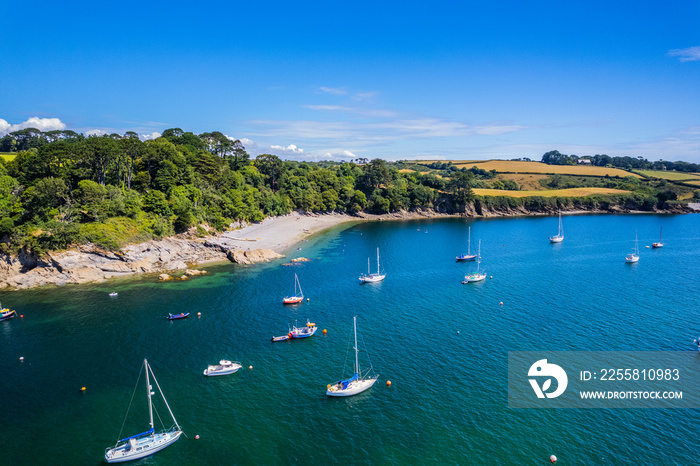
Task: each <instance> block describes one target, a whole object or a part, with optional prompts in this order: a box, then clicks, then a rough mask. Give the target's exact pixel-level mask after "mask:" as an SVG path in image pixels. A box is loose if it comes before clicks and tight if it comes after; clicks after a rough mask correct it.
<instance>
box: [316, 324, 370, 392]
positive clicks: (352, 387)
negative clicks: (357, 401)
mask: <svg viewBox="0 0 700 466" xmlns="http://www.w3.org/2000/svg"><path fill="white" fill-rule="evenodd" d="M353 331H354V334H355V347H354V348H355V367H354V369H355V371H354V374H353V376H352V377H350V378H349V379H346V380H339V381H338V382H335V383H332V384H328V385H327V386H326V395H328V396H352V395H357V394H358V393H361V392H364V391H365V390H367V389H368V388H370V387H371V386H372V385H374V382H376V381H377V379H378V378H379V374H375V373H374V369H373V368H372V364H371V363H370V367H369V369H367V371H366V372H365V373H364V374H363V373H362V371H361V370H360V361H359V359H358V354H359V350H358V348H357V317H353Z"/></svg>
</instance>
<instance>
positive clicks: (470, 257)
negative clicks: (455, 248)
mask: <svg viewBox="0 0 700 466" xmlns="http://www.w3.org/2000/svg"><path fill="white" fill-rule="evenodd" d="M471 246H472V227H469V239H468V240H467V253H466V254H460V255H459V256H457V257H456V259H457V262H468V261H473V260H474V259H476V254H472V253H471Z"/></svg>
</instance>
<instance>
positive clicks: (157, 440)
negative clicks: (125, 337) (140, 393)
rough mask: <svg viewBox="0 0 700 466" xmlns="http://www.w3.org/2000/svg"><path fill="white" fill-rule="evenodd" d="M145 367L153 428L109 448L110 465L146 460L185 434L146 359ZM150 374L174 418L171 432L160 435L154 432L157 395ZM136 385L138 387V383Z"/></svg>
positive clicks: (144, 361) (162, 432)
mask: <svg viewBox="0 0 700 466" xmlns="http://www.w3.org/2000/svg"><path fill="white" fill-rule="evenodd" d="M143 365H144V368H145V370H146V392H147V394H148V412H149V414H150V425H151V428H150V429H149V430H147V431H146V432H144V433H142V434H137V435H132V436H131V437H127V438H123V439H121V440H117V443H116V444H115V445H114V446H113V447H111V448H107V449H106V450H105V460H106V461H107V462H108V463H122V462H125V461H131V460H137V459H140V458H145V457H146V456H150V455H152V454H153V453H156V452H158V451H160V450H162V449H163V448H165V447H167V446H169V445H172V444H173V443H175V442H177V440H178V439H179V438H180V435H181V434H182V433H183V432H182V428H181V427H180V425H179V424H178V423H177V420H175V416H174V415H173V412H172V411H171V410H170V406H169V405H168V402H167V400H166V399H165V395H163V391H162V390H161V389H160V385H158V381H157V380H156V376H155V374H153V370H152V369H151V367H150V366H149V365H148V360H146V359H144V360H143ZM149 374H150V376H152V377H153V381H154V382H155V383H156V387H158V391H159V392H160V396H161V397H162V398H163V401H164V402H165V406H166V407H167V408H168V412H169V413H170V417H172V418H173V423H174V425H173V426H172V427H171V428H170V429H169V430H163V431H161V432H159V433H155V432H154V425H153V402H152V400H151V396H153V395H155V392H152V391H151V390H152V389H153V386H152V385H151V381H150V378H149ZM140 377H141V375H140V374H139V378H140ZM136 384H137V385H138V381H137V382H136ZM129 406H131V404H129ZM127 415H128V412H127ZM159 417H160V416H159ZM119 436H120V437H121V432H120V433H119Z"/></svg>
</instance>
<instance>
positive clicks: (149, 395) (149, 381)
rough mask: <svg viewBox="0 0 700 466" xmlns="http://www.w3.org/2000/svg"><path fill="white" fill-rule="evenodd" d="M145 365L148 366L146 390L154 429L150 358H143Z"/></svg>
mask: <svg viewBox="0 0 700 466" xmlns="http://www.w3.org/2000/svg"><path fill="white" fill-rule="evenodd" d="M143 365H144V366H146V391H147V392H148V414H149V415H150V417H151V429H153V402H152V401H151V388H152V387H151V380H150V379H149V377H148V360H147V359H144V360H143Z"/></svg>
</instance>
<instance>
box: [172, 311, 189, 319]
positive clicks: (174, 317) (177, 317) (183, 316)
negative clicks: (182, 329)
mask: <svg viewBox="0 0 700 466" xmlns="http://www.w3.org/2000/svg"><path fill="white" fill-rule="evenodd" d="M189 315H190V313H189V312H188V313H187V314H176V315H172V314H170V315H169V316H168V320H178V319H186V318H187V317H189Z"/></svg>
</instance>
